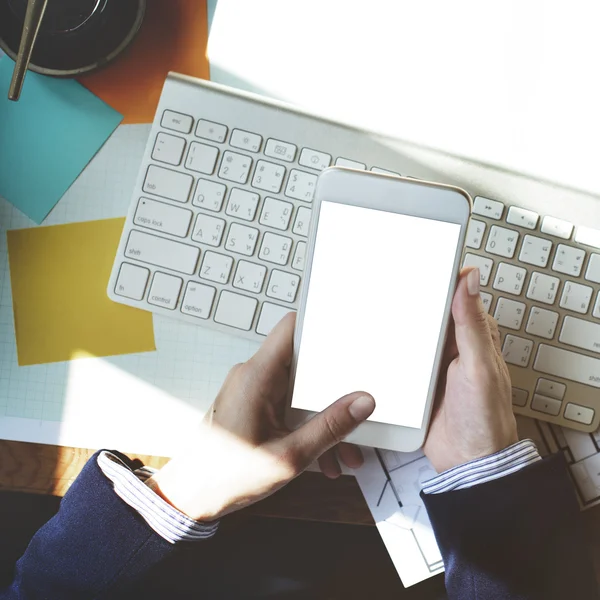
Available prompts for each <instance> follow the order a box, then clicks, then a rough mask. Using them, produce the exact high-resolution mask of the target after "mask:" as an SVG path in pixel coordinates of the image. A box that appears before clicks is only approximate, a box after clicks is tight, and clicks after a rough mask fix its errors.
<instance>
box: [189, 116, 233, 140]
mask: <svg viewBox="0 0 600 600" xmlns="http://www.w3.org/2000/svg"><path fill="white" fill-rule="evenodd" d="M196 137H199V138H204V139H205V140H211V141H213V142H219V143H220V144H222V143H223V142H224V141H225V138H226V137H227V127H225V125H220V124H219V123H213V122H212V121H207V120H206V119H200V120H199V121H198V124H197V125H196Z"/></svg>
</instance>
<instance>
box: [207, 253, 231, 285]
mask: <svg viewBox="0 0 600 600" xmlns="http://www.w3.org/2000/svg"><path fill="white" fill-rule="evenodd" d="M232 266H233V258H231V256H227V255H226V254H218V253H217V252H212V251H211V250H207V251H206V252H205V253H204V260H203V261H202V267H200V277H201V278H202V279H208V280H209V281H214V282H216V283H222V284H225V283H227V282H228V281H229V274H230V273H231V267H232Z"/></svg>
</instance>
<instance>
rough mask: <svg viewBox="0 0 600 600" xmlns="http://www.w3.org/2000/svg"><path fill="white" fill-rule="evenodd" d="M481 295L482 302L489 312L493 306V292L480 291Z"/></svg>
mask: <svg viewBox="0 0 600 600" xmlns="http://www.w3.org/2000/svg"><path fill="white" fill-rule="evenodd" d="M479 295H480V296H481V303H482V304H483V309H484V310H485V312H486V313H488V314H489V312H490V308H491V306H492V298H493V296H492V295H491V294H488V293H487V292H479Z"/></svg>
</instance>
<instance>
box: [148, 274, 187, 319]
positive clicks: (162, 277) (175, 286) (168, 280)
mask: <svg viewBox="0 0 600 600" xmlns="http://www.w3.org/2000/svg"><path fill="white" fill-rule="evenodd" d="M182 284H183V279H181V278H180V277H175V276H173V275H167V274H166V273H160V272H157V273H154V278H153V279H152V287H151V288H150V293H149V294H148V302H149V304H155V305H156V306H162V307H163V308H168V309H169V310H175V307H176V306H177V301H178V300H179V292H180V291H181V286H182Z"/></svg>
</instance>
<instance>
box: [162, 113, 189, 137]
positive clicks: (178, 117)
mask: <svg viewBox="0 0 600 600" xmlns="http://www.w3.org/2000/svg"><path fill="white" fill-rule="evenodd" d="M193 123H194V119H192V117H190V116H189V115H184V114H182V113H178V112H175V111H173V110H165V111H164V112H163V116H162V119H161V120H160V126H161V127H164V128H165V129H172V130H173V131H179V133H189V132H190V131H191V130H192V125H193Z"/></svg>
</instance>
